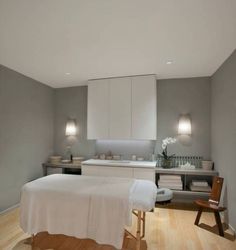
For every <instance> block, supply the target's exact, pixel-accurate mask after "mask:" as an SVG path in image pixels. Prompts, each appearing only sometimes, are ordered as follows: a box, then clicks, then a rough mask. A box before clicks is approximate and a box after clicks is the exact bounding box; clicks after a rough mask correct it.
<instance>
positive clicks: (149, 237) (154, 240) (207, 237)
mask: <svg viewBox="0 0 236 250" xmlns="http://www.w3.org/2000/svg"><path fill="white" fill-rule="evenodd" d="M180 208H181V209H180ZM195 216H196V211H194V210H193V209H192V208H191V207H189V206H187V205H181V206H180V207H179V206H178V205H175V204H171V205H168V206H159V207H158V208H156V209H155V211H154V213H148V214H147V222H146V223H147V224H146V225H147V227H146V238H145V240H146V243H147V249H148V250H157V249H158V250H167V249H168V250H185V249H188V250H217V249H218V250H224V249H225V250H231V249H232V250H235V249H236V241H235V240H234V237H233V235H232V232H230V230H226V231H225V238H222V237H220V236H218V235H217V234H216V232H217V231H216V227H214V226H215V222H214V216H213V214H210V213H203V215H202V219H201V221H200V223H201V224H200V226H201V227H197V226H194V219H195ZM206 223H208V224H209V225H210V226H211V227H207V226H206V225H205V224H206ZM28 237H29V235H26V234H24V233H23V232H22V230H21V229H20V227H19V210H18V209H14V210H13V211H11V212H8V213H6V214H3V215H0V250H10V249H13V250H30V249H31V246H30V245H27V244H24V241H22V240H23V239H26V238H28ZM34 245H35V247H34V249H35V250H36V249H37V250H39V249H56V250H114V248H113V247H111V246H100V245H97V244H96V243H95V242H94V241H92V240H83V241H82V240H78V239H75V238H72V237H64V236H60V237H55V236H49V235H47V234H45V233H44V234H39V235H37V236H36V238H35V243H34ZM145 248H146V247H145V244H143V248H142V249H145ZM126 249H133V245H132V242H131V241H130V242H127V246H126Z"/></svg>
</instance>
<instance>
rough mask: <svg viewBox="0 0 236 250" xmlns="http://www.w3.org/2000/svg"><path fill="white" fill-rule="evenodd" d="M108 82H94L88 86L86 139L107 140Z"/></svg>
mask: <svg viewBox="0 0 236 250" xmlns="http://www.w3.org/2000/svg"><path fill="white" fill-rule="evenodd" d="M108 105H109V81H108V80H107V79H105V80H94V81H90V82H89V85H88V119H87V130H88V131H87V138H88V139H92V140H93V139H108V138H109V124H108V122H109V121H108V111H109V107H108Z"/></svg>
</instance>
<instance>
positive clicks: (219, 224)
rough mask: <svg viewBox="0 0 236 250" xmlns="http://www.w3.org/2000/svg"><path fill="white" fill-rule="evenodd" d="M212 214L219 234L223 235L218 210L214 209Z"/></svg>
mask: <svg viewBox="0 0 236 250" xmlns="http://www.w3.org/2000/svg"><path fill="white" fill-rule="evenodd" d="M214 214H215V219H216V224H217V226H218V230H219V235H220V236H223V237H224V230H223V226H222V223H221V219H220V213H219V212H218V211H215V212H214Z"/></svg>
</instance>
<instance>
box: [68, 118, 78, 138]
mask: <svg viewBox="0 0 236 250" xmlns="http://www.w3.org/2000/svg"><path fill="white" fill-rule="evenodd" d="M76 133H77V128H76V124H75V120H68V121H67V123H66V135H67V136H70V135H76Z"/></svg>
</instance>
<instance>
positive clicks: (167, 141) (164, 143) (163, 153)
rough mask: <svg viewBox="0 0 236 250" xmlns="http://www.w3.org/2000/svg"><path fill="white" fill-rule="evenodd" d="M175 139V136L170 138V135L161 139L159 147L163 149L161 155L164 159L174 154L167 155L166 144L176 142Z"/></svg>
mask: <svg viewBox="0 0 236 250" xmlns="http://www.w3.org/2000/svg"><path fill="white" fill-rule="evenodd" d="M176 141H177V140H176V138H172V137H167V138H165V139H164V140H162V145H161V147H162V149H163V151H162V156H163V157H164V159H166V160H168V159H171V158H172V157H173V156H174V155H170V156H168V155H167V145H169V144H174V143H176Z"/></svg>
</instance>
